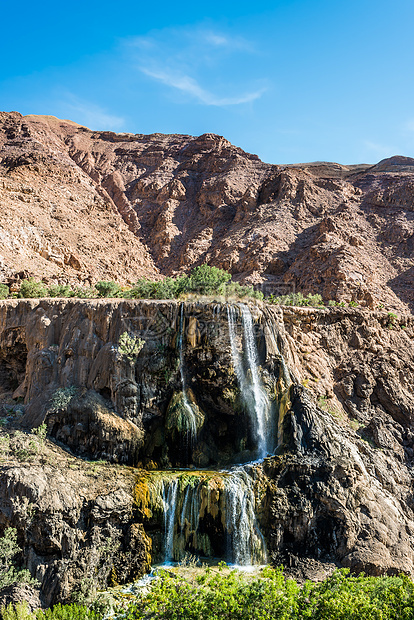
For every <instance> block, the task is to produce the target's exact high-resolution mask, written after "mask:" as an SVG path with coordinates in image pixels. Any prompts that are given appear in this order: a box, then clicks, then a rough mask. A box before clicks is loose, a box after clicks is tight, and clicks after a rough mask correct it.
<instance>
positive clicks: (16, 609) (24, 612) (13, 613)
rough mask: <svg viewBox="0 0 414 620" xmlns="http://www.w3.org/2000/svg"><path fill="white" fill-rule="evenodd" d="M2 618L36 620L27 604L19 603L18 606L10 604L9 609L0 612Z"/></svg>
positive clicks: (5, 608)
mask: <svg viewBox="0 0 414 620" xmlns="http://www.w3.org/2000/svg"><path fill="white" fill-rule="evenodd" d="M0 618H1V620H35V616H34V614H32V613H31V612H30V610H29V606H28V604H27V603H26V602H23V603H17V604H16V606H14V605H12V603H9V604H8V605H7V607H3V608H2V609H1V610H0Z"/></svg>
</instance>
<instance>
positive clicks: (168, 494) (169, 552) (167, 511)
mask: <svg viewBox="0 0 414 620" xmlns="http://www.w3.org/2000/svg"><path fill="white" fill-rule="evenodd" d="M177 490H178V478H177V479H176V480H172V481H171V483H170V484H169V485H168V486H165V485H164V484H163V489H162V501H163V506H164V558H165V561H166V562H170V561H172V560H173V559H174V524H175V512H176V506H177Z"/></svg>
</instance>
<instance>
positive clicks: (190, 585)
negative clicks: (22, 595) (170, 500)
mask: <svg viewBox="0 0 414 620" xmlns="http://www.w3.org/2000/svg"><path fill="white" fill-rule="evenodd" d="M130 596H131V595H128V597H127V599H126V601H125V602H124V604H122V603H118V608H117V609H115V610H113V613H112V614H110V615H109V616H108V615H107V614H106V613H105V612H104V611H93V610H92V609H88V608H87V607H85V606H82V605H76V604H74V605H55V606H54V607H53V609H49V610H47V611H37V612H35V613H29V612H28V611H27V607H26V606H25V604H22V605H17V606H16V608H13V607H12V606H9V607H7V608H6V609H4V608H3V610H1V611H0V618H1V620H102V619H103V618H104V617H111V618H115V619H116V620H121V618H122V619H123V620H155V619H158V620H414V583H413V582H412V581H411V580H410V579H409V578H408V577H406V576H404V575H400V576H399V577H365V576H363V575H360V576H357V577H356V576H350V575H349V571H348V570H347V569H342V570H338V571H335V572H334V573H333V575H332V576H331V577H329V578H328V579H325V581H323V582H321V583H313V582H309V581H308V582H306V583H305V585H304V586H302V587H301V586H299V585H298V584H297V583H296V581H294V580H292V579H286V578H285V576H284V575H283V571H282V569H281V568H279V569H272V568H269V567H266V568H265V569H263V570H262V571H261V574H260V575H259V576H258V577H252V576H250V575H249V574H246V573H241V572H238V571H231V572H230V573H229V572H227V571H222V570H220V568H219V570H217V569H209V568H207V569H205V570H204V571H202V572H201V573H199V574H195V576H193V577H192V576H191V573H190V576H186V577H181V576H178V575H176V574H171V573H169V572H166V571H160V574H159V578H158V579H156V580H154V581H153V582H152V585H151V587H150V588H149V589H148V588H145V589H143V590H142V591H141V592H140V593H138V594H136V596H135V600H134V601H133V602H130ZM128 600H129V602H128Z"/></svg>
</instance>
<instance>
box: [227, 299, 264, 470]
mask: <svg viewBox="0 0 414 620" xmlns="http://www.w3.org/2000/svg"><path fill="white" fill-rule="evenodd" d="M239 306H240V310H241V316H242V327H243V336H244V344H245V350H246V362H247V370H246V369H245V367H244V365H243V361H242V358H241V355H240V354H239V351H238V349H237V340H236V338H237V334H236V323H235V309H234V307H233V306H227V317H228V324H229V336H230V348H231V356H232V360H233V365H234V368H235V372H236V377H237V381H238V384H239V388H240V392H241V396H242V398H243V400H244V402H245V404H246V407H247V410H248V413H249V415H250V416H251V421H252V426H253V432H254V434H255V439H256V444H257V451H258V457H259V459H263V458H264V457H265V456H266V455H267V454H269V452H271V450H272V449H273V446H272V445H271V439H272V434H273V433H272V428H271V420H270V403H269V399H268V397H267V394H266V392H265V390H264V387H263V385H262V382H261V380H260V377H259V373H258V365H259V363H258V354H257V347H256V341H255V338H254V332H253V319H252V315H251V313H250V310H249V307H248V306H247V305H246V304H239Z"/></svg>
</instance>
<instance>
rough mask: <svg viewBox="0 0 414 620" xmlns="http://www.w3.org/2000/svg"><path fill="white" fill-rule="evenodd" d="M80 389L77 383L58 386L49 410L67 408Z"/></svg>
mask: <svg viewBox="0 0 414 620" xmlns="http://www.w3.org/2000/svg"><path fill="white" fill-rule="evenodd" d="M78 391H79V388H77V387H76V385H71V386H70V387H64V388H58V389H57V390H56V392H54V394H53V396H52V399H51V403H50V407H49V411H50V412H56V411H59V409H66V407H67V406H68V405H69V403H70V401H71V400H72V398H73V397H74V396H76V394H77V393H78Z"/></svg>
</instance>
